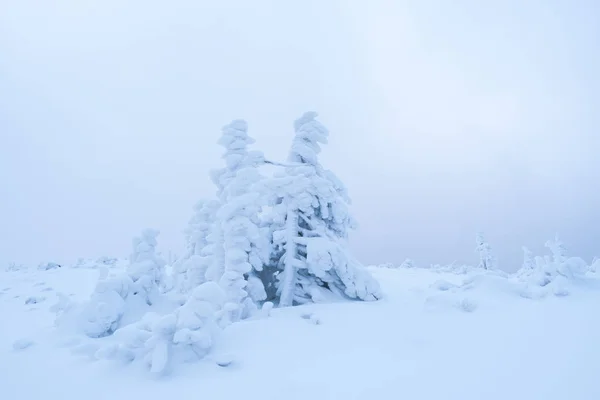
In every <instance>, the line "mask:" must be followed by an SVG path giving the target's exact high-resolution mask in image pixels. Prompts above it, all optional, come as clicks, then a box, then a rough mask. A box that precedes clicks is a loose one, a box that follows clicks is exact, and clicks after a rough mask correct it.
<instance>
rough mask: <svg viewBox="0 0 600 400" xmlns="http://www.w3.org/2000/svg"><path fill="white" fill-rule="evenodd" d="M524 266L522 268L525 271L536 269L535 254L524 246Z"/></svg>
mask: <svg viewBox="0 0 600 400" xmlns="http://www.w3.org/2000/svg"><path fill="white" fill-rule="evenodd" d="M522 249H523V265H522V266H521V268H522V269H523V270H532V269H534V268H535V265H536V263H535V260H534V258H533V253H532V252H531V250H529V249H528V248H527V247H525V246H523V247H522Z"/></svg>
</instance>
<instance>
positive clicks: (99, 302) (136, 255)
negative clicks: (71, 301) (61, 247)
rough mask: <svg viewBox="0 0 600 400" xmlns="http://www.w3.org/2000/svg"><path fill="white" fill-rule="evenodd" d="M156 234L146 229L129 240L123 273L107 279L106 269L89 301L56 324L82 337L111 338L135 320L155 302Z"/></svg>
mask: <svg viewBox="0 0 600 400" xmlns="http://www.w3.org/2000/svg"><path fill="white" fill-rule="evenodd" d="M157 235H158V232H157V231H154V230H150V229H147V230H145V231H143V232H142V235H141V236H140V237H137V238H135V239H134V240H133V253H132V255H131V258H130V261H131V263H130V265H129V266H128V268H127V270H126V271H123V272H120V273H119V274H117V275H113V276H108V270H107V268H106V267H104V269H103V270H102V274H101V276H100V279H99V281H98V283H97V284H96V287H95V289H94V291H93V293H92V295H91V296H90V299H89V300H88V301H87V302H85V303H84V304H81V305H78V306H72V307H69V310H67V311H65V312H64V313H61V315H60V316H59V320H58V321H57V322H58V323H59V324H63V325H70V326H71V327H73V328H75V329H77V330H79V331H81V332H83V333H84V334H85V335H87V336H89V337H92V338H98V337H104V336H108V335H112V334H113V333H114V332H115V331H116V330H117V329H119V328H120V327H122V326H124V325H127V324H130V323H132V322H135V321H136V320H139V318H141V317H142V315H144V314H145V313H146V312H147V311H149V310H150V307H151V306H153V305H154V304H156V303H157V302H158V301H159V297H160V287H159V285H160V283H161V282H162V279H163V277H164V271H163V269H164V268H163V267H164V261H162V260H161V259H160V258H158V257H157V256H156V254H155V248H156V236H157Z"/></svg>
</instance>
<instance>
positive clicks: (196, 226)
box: [173, 200, 220, 293]
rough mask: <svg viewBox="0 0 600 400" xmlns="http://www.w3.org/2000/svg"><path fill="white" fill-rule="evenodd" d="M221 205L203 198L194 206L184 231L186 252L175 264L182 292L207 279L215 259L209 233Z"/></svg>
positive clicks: (174, 269)
mask: <svg viewBox="0 0 600 400" xmlns="http://www.w3.org/2000/svg"><path fill="white" fill-rule="evenodd" d="M219 206H220V203H219V202H218V201H216V200H202V201H199V202H198V203H197V204H196V205H195V206H194V215H193V216H192V218H191V219H190V221H189V223H188V227H187V228H186V230H185V231H184V232H185V239H186V252H185V254H184V255H183V257H181V258H180V259H179V260H177V262H176V263H175V264H174V265H173V271H174V275H175V280H176V283H175V284H176V286H177V287H178V289H179V291H180V292H184V293H185V292H188V291H190V290H192V289H193V288H195V287H197V286H198V285H200V284H201V283H203V282H205V281H206V280H207V279H206V271H207V270H208V268H209V267H210V265H211V264H212V261H213V258H212V247H211V243H210V241H209V235H210V233H211V230H212V229H213V227H214V224H215V218H216V212H217V210H218V209H219Z"/></svg>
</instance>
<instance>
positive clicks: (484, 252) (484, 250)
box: [475, 232, 496, 269]
mask: <svg viewBox="0 0 600 400" xmlns="http://www.w3.org/2000/svg"><path fill="white" fill-rule="evenodd" d="M475 242H476V245H477V253H478V254H479V268H483V269H495V268H496V259H495V257H494V256H493V255H492V248H491V246H490V244H489V243H488V242H487V241H486V240H485V238H484V236H483V233H482V232H479V233H477V236H476V238H475Z"/></svg>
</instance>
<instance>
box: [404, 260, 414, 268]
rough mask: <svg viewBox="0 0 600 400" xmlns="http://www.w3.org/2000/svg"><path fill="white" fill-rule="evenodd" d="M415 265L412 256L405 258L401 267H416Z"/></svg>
mask: <svg viewBox="0 0 600 400" xmlns="http://www.w3.org/2000/svg"><path fill="white" fill-rule="evenodd" d="M414 267H415V263H414V261H413V260H411V259H410V258H407V259H406V260H404V262H403V263H402V264H401V265H400V268H414Z"/></svg>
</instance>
